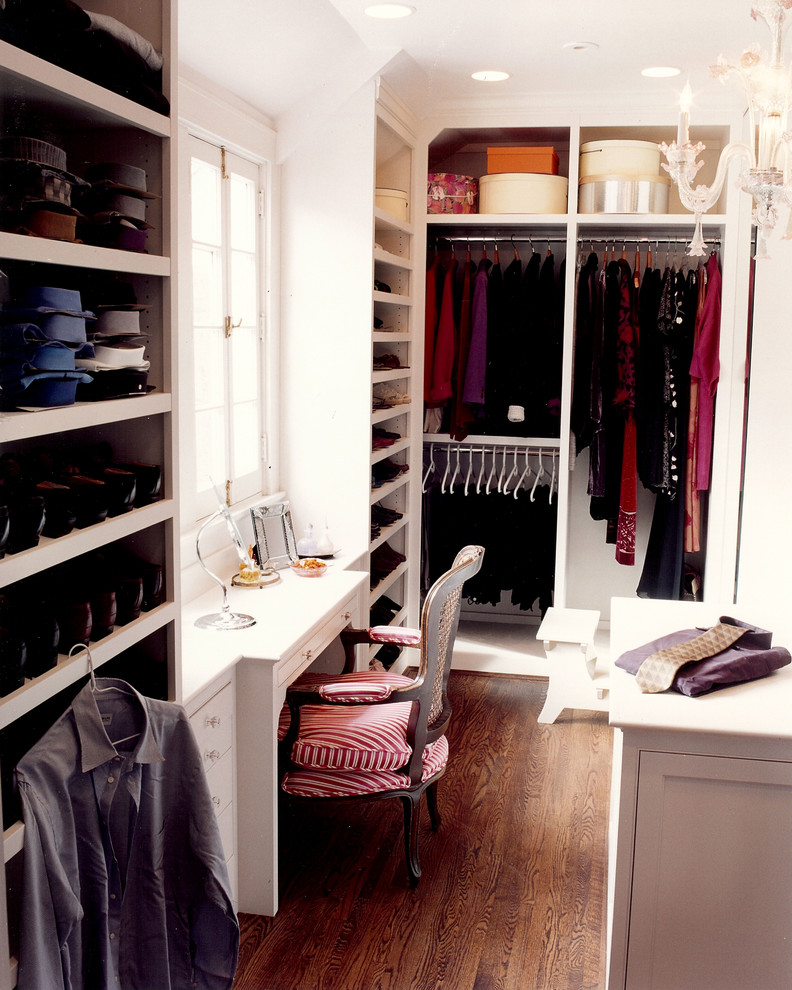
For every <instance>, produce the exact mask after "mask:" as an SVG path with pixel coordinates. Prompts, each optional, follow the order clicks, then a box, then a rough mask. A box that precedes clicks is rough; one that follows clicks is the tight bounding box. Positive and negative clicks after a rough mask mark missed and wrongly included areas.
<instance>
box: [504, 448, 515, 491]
mask: <svg viewBox="0 0 792 990" xmlns="http://www.w3.org/2000/svg"><path fill="white" fill-rule="evenodd" d="M517 471H518V468H517V448H516V447H515V448H514V464H513V465H512V469H511V471H510V472H509V476H508V477H507V478H506V481H505V482H504V483H503V494H504V495H508V494H509V485H510V483H511V480H512V478H513V477H514V476H515V474H517Z"/></svg>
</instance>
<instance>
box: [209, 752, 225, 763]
mask: <svg viewBox="0 0 792 990" xmlns="http://www.w3.org/2000/svg"><path fill="white" fill-rule="evenodd" d="M222 755H223V754H222V753H221V752H220V750H219V749H209V750H207V751H206V752H205V753H204V759H205V760H209V762H210V763H216V762H217V761H218V760H219V759H220V757H221V756H222Z"/></svg>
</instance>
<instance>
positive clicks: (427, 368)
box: [423, 255, 440, 402]
mask: <svg viewBox="0 0 792 990" xmlns="http://www.w3.org/2000/svg"><path fill="white" fill-rule="evenodd" d="M439 269H440V265H439V262H438V260H437V255H434V256H433V257H432V260H431V262H430V264H429V267H428V268H427V270H426V299H425V302H424V384H423V397H424V402H429V396H430V394H431V390H432V364H433V360H434V350H435V337H436V335H437V319H438V309H437V279H438V274H439Z"/></svg>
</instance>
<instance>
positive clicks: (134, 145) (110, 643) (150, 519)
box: [0, 0, 179, 987]
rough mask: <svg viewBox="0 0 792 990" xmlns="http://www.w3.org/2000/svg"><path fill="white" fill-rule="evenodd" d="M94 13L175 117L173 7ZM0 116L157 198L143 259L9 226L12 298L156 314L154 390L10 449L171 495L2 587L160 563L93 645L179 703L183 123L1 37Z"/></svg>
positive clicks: (5, 980)
mask: <svg viewBox="0 0 792 990" xmlns="http://www.w3.org/2000/svg"><path fill="white" fill-rule="evenodd" d="M94 9H97V10H100V11H101V12H103V13H106V14H110V15H112V16H115V17H116V18H117V19H118V20H120V21H122V22H124V23H125V24H127V25H128V26H129V27H130V28H132V29H133V30H134V31H137V32H138V33H139V34H140V35H142V36H143V37H144V38H146V39H147V40H150V41H151V43H152V44H153V45H154V47H155V48H156V49H158V50H160V51H161V52H162V54H163V58H164V67H163V73H162V78H163V92H164V96H165V97H166V99H167V100H168V102H169V104H170V107H171V110H173V107H174V92H175V88H174V86H173V85H172V82H173V77H172V72H171V69H172V66H173V65H174V64H175V57H174V52H175V36H176V27H175V18H174V17H173V16H172V10H171V3H170V0H155V2H153V3H148V4H142V5H141V4H130V3H126V2H124V0H107V2H104V0H99V2H98V6H97V7H95V8H94ZM0 117H2V120H3V133H4V134H9V133H17V134H23V135H26V136H37V135H41V134H42V131H43V132H44V133H46V134H48V135H50V136H51V140H52V141H53V143H56V144H57V145H58V146H59V147H62V148H63V149H64V150H65V151H66V154H67V162H68V166H69V170H70V171H72V172H74V173H76V174H77V175H81V174H82V171H83V168H84V167H85V165H86V164H87V163H89V162H121V163H124V164H129V165H134V166H137V167H139V168H142V169H144V170H145V172H146V178H147V188H148V190H149V191H150V192H154V193H156V194H157V196H158V197H159V198H157V199H154V200H151V201H150V205H149V207H148V216H147V219H148V220H149V222H150V223H151V224H152V225H153V227H152V229H151V230H150V231H149V235H148V240H147V248H146V251H145V252H136V251H124V250H118V249H113V248H107V247H97V246H93V245H91V244H87V243H79V242H67V241H59V240H49V239H46V238H41V237H29V236H24V235H22V234H18V233H9V232H0V269H2V271H3V272H4V273H5V274H6V275H7V276H8V278H9V282H10V286H11V290H12V294H13V292H14V290H15V288H17V287H19V286H21V285H23V284H26V283H29V284H39V285H56V286H62V287H64V288H72V289H77V290H80V291H81V292H82V293H83V294H84V293H86V290H87V289H88V286H89V284H92V283H94V282H95V281H96V280H97V279H99V278H102V279H104V278H108V279H112V278H116V279H118V280H120V281H123V282H126V283H129V284H130V285H131V286H132V288H133V290H134V292H135V295H136V296H137V300H138V303H140V304H142V305H145V306H146V309H145V310H143V311H142V312H141V329H142V330H144V331H145V332H146V333H148V335H149V336H148V346H147V352H148V354H147V356H148V357H149V359H150V361H151V368H150V372H149V378H148V383H149V385H153V386H154V389H153V390H152V391H150V393H149V394H147V395H140V396H136V397H134V398H121V399H115V400H108V401H91V402H78V403H75V404H74V405H71V406H66V407H62V408H57V409H49V410H44V411H42V412H23V411H9V412H3V413H0V453H3V454H11V453H13V454H14V455H17V456H21V457H25V456H27V455H28V454H30V453H31V452H32V451H34V450H36V449H41V448H45V449H47V448H49V449H50V450H55V451H57V452H58V453H63V454H66V456H69V452H71V451H78V450H83V449H85V448H86V447H90V446H92V445H96V444H99V443H102V444H108V445H109V447H110V448H111V451H112V458H113V460H114V461H118V462H130V461H138V462H145V463H149V464H155V465H157V466H158V467H160V468H161V472H162V490H161V496H160V497H159V499H157V500H156V501H152V502H151V503H150V504H147V505H144V506H142V507H140V508H133V509H132V510H131V511H127V512H124V513H122V514H119V515H116V516H113V517H108V518H107V519H106V520H104V521H102V522H98V523H96V524H94V525H89V526H87V527H86V528H83V529H73V530H72V531H71V532H70V533H68V534H67V535H65V536H60V537H57V538H45V537H42V538H40V540H39V542H38V545H37V546H34V547H31V548H30V549H26V550H23V551H21V552H18V553H14V554H6V556H5V557H4V558H3V559H1V560H0V592H8V591H9V590H12V591H13V589H15V588H18V587H19V586H20V584H21V583H22V582H26V581H28V580H32V579H36V578H41V577H42V576H43V575H47V574H48V573H49V572H50V570H51V569H52V568H56V567H59V566H60V565H67V564H69V563H70V562H74V561H77V560H78V559H80V558H83V559H85V557H84V555H91V554H95V553H97V552H100V551H103V550H107V549H108V548H123V550H124V551H126V552H128V553H130V554H133V555H135V556H136V557H137V558H139V559H142V560H144V561H146V562H147V563H149V564H154V565H156V566H157V567H159V568H161V572H162V575H163V581H164V593H163V595H162V596H161V601H159V603H157V604H155V605H154V606H153V607H151V608H150V609H149V610H148V611H145V610H144V611H141V612H140V615H139V617H138V618H134V619H132V621H130V622H128V623H126V624H125V625H115V627H114V628H113V629H112V631H111V632H110V634H109V635H106V636H104V637H103V638H101V639H99V640H97V641H94V642H91V644H90V649H91V655H92V660H93V665H94V667H95V668H97V669H101V668H102V666H103V665H104V664H105V663H107V662H109V661H111V660H112V661H116V663H115V664H114V668H113V669H114V673H117V674H118V675H119V676H123V677H126V678H127V679H128V680H129V681H130V682H132V683H135V684H136V686H140V687H141V689H143V690H144V693H155V692H156V693H157V694H159V695H160V696H162V697H165V698H173V697H174V686H175V684H176V676H175V664H176V656H177V645H178V638H179V629H178V623H177V621H176V620H177V608H176V602H177V600H178V571H179V566H178V559H177V544H176V540H175V535H176V533H177V530H178V526H177V492H176V490H175V485H176V478H177V470H176V464H175V458H176V450H177V445H176V437H175V402H174V398H173V388H172V384H173V381H172V378H173V373H174V364H175V342H174V332H173V331H174V328H175V325H176V313H175V298H176V297H175V290H174V288H173V287H172V282H171V275H172V273H173V272H174V271H175V257H174V251H175V243H176V236H175V209H174V208H173V205H172V204H173V197H172V191H173V182H174V176H175V155H174V154H173V139H174V137H175V124H174V121H175V116H171V115H169V114H167V113H164V112H157V111H154V110H151V109H149V108H148V107H146V106H143V105H141V104H139V103H137V102H133V101H132V100H130V99H127V98H126V97H124V96H121V95H119V94H118V93H116V92H111V91H110V90H109V89H105V88H104V87H103V86H100V85H97V84H96V83H94V82H91V81H88V80H87V79H83V78H82V77H79V76H76V75H74V74H72V73H71V72H68V71H66V70H64V69H62V68H60V67H58V66H56V65H53V64H51V63H49V62H46V61H44V60H42V59H40V58H38V57H36V56H34V55H31V54H30V53H28V52H26V51H23V50H22V49H20V48H16V47H15V46H13V45H11V44H8V43H7V42H4V41H0ZM52 573H53V577H54V575H55V572H54V571H53V572H52ZM64 590H65V589H62V588H61V589H60V591H61V592H63V591H64ZM71 645H72V643H67V642H63V641H62V642H61V645H60V647H59V655H58V660H57V664H56V666H55V667H53V668H52V669H49V670H47V671H45V672H44V673H42V674H40V675H38V676H35V677H33V678H29V679H27V680H25V682H24V685H23V686H22V687H20V688H19V689H18V690H15V691H14V692H13V693H11V694H7V695H6V696H4V697H2V698H0V729H2V730H3V733H4V757H5V758H6V759H9V754H10V753H12V752H13V753H15V757H16V758H18V756H19V755H21V753H18V752H16V749H17V748H18V747H19V746H25V748H27V745H28V744H31V745H32V743H33V742H34V741H35V738H38V736H40V735H41V733H42V732H44V731H46V729H47V728H48V726H49V725H50V724H51V722H52V721H54V719H55V718H57V717H58V715H59V714H60V713H61V712H62V711H63V710H64V709H65V708H66V707H67V706H68V704H69V701H70V700H71V697H72V696H73V695H74V693H75V692H76V690H77V689H78V687H79V683H78V682H81V681H82V679H83V678H84V676H85V674H86V672H87V660H86V656H85V654H84V653H83V654H80V655H78V656H76V657H75V658H73V659H69V658H68V656H67V653H68V650H69V647H70V646H71ZM129 651H134V657H135V660H134V663H129V664H125V661H126V658H127V657H131V655H132V654H131V653H130V652H129ZM144 669H145V670H146V671H147V674H151V675H152V676H151V677H149V678H148V679H144V678H143V677H142V672H143V670H144ZM61 692H62V694H61ZM40 706H44V707H40ZM25 733H27V735H25ZM10 762H11V763H12V762H13V761H10ZM10 770H11V765H9V766H6V767H4V771H5V774H6V778H7V777H8V776H9V774H10ZM5 797H6V799H7V800H6V801H5V806H6V808H8V806H9V805H13V801H12V800H8V795H7V794H6V795H5ZM9 817H13V813H12V815H11V816H9ZM6 825H7V826H8V827H7V828H6V831H5V832H4V854H5V855H4V861H5V864H6V866H7V867H8V874H9V877H16V876H17V875H18V871H17V870H16V863H14V862H12V861H13V860H14V859H15V857H16V855H18V851H19V849H20V848H21V846H22V844H23V831H24V830H23V829H21V826H19V825H18V824H15V823H14V822H13V821H6ZM3 886H8V887H9V896H8V911H9V914H10V915H11V916H13V914H14V913H15V911H16V909H17V905H18V891H16V890H15V889H13V882H11V883H9V884H6V883H4V884H3ZM0 920H2V921H3V924H2V930H1V931H0V952H1V953H2V954H3V955H4V956H5V958H8V956H9V954H10V953H12V952H13V946H9V945H8V944H7V942H6V931H7V927H6V924H5V918H4V917H3V918H0ZM11 927H13V925H12V926H11ZM14 983H15V964H14V963H13V960H12V963H11V967H10V968H9V967H8V966H7V965H6V964H3V965H2V966H0V987H6V986H13V985H14Z"/></svg>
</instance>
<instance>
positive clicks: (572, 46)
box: [563, 41, 599, 52]
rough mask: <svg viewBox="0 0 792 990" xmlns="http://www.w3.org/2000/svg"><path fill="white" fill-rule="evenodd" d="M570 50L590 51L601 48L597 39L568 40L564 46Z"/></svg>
mask: <svg viewBox="0 0 792 990" xmlns="http://www.w3.org/2000/svg"><path fill="white" fill-rule="evenodd" d="M563 47H564V48H566V49H567V51H570V52H590V51H593V50H594V49H595V48H599V45H598V44H597V43H596V41H568V42H567V43H566V44H565V45H564V46H563Z"/></svg>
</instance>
